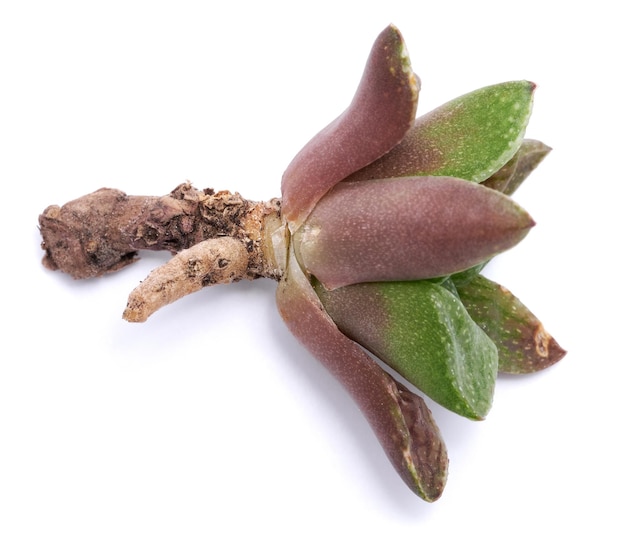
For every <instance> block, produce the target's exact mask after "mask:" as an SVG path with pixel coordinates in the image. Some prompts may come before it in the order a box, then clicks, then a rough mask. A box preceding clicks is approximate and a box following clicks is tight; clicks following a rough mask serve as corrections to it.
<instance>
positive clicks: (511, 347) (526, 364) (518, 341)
mask: <svg viewBox="0 0 626 537" xmlns="http://www.w3.org/2000/svg"><path fill="white" fill-rule="evenodd" d="M452 279H453V280H454V277H453V278H452ZM457 292H458V295H459V297H460V299H461V301H462V302H463V304H464V305H465V307H466V309H467V311H468V312H469V314H470V315H471V317H472V318H473V319H474V320H475V321H476V323H478V325H479V326H480V327H481V328H482V329H483V330H484V331H485V332H486V333H487V334H488V335H489V337H490V338H491V339H492V340H493V342H494V343H495V344H496V346H497V348H498V354H499V363H498V369H499V371H500V372H501V373H515V374H519V373H532V372H534V371H539V370H541V369H545V368H546V367H549V366H551V365H552V364H554V363H556V362H558V361H559V360H560V359H561V358H563V356H565V351H564V350H563V349H562V348H561V347H560V346H559V344H558V343H557V342H556V341H555V340H554V339H553V338H552V336H550V334H548V332H546V331H545V329H544V328H543V325H542V324H541V322H540V321H539V319H537V317H535V315H533V313H532V312H531V311H530V310H529V309H528V308H527V307H526V306H524V304H522V303H521V302H520V301H519V299H518V298H516V297H515V296H514V295H513V294H512V293H511V292H510V291H508V290H507V289H505V288H504V287H502V286H501V285H498V284H497V283H495V282H493V281H491V280H489V279H487V278H485V277H484V276H480V275H479V276H476V277H475V278H473V279H471V280H469V281H466V282H460V284H457Z"/></svg>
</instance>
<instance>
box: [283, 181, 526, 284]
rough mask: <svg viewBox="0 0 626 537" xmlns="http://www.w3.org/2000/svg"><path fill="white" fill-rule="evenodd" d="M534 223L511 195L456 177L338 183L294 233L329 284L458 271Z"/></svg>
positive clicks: (307, 264) (305, 258)
mask: <svg viewBox="0 0 626 537" xmlns="http://www.w3.org/2000/svg"><path fill="white" fill-rule="evenodd" d="M532 225H533V221H532V219H531V218H530V216H529V215H528V213H526V212H525V211H524V210H523V209H522V208H521V207H519V206H518V205H517V204H515V202H513V201H512V200H511V199H510V198H509V197H507V196H505V195H503V194H500V193H499V192H496V191H494V190H491V189H488V188H485V187H483V186H482V185H477V184H474V183H471V182H469V181H464V180H462V179H455V178H450V177H417V178H415V177H414V178H409V177H403V178H398V179H385V180H372V181H359V182H348V183H343V182H342V183H340V184H338V185H337V186H335V188H334V189H333V190H332V191H331V192H329V193H328V194H327V195H326V196H324V198H323V199H322V200H320V202H319V203H318V204H317V206H316V207H315V210H314V211H313V212H312V213H311V215H310V216H309V218H308V219H307V221H306V222H305V224H304V225H303V226H301V228H300V229H299V230H298V231H297V232H296V233H295V234H294V236H293V242H294V245H295V248H296V254H297V256H298V258H299V260H300V262H301V264H302V266H303V267H304V268H305V269H306V270H307V271H309V272H310V273H311V274H313V275H314V276H315V277H316V278H317V279H318V280H320V281H321V282H322V283H323V284H324V285H325V286H326V287H328V288H331V289H332V288H336V287H340V286H342V285H349V284H352V283H361V282H375V281H392V280H394V281H395V280H419V279H426V278H435V277H437V276H441V275H444V274H451V273H453V272H459V271H461V270H464V269H466V268H469V267H471V266H473V265H476V264H478V263H480V262H482V261H484V260H486V259H488V258H490V257H492V256H494V255H495V254H497V253H499V252H502V251H504V250H506V249H508V248H510V247H512V246H514V245H515V244H517V243H518V242H519V241H520V240H521V239H522V238H523V237H524V236H526V234H527V233H528V230H529V229H530V227H531V226H532Z"/></svg>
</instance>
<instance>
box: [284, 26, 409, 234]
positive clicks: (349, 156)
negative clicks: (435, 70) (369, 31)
mask: <svg viewBox="0 0 626 537" xmlns="http://www.w3.org/2000/svg"><path fill="white" fill-rule="evenodd" d="M418 91H419V79H418V78H417V76H415V74H414V73H413V71H412V70H411V65H410V61H409V57H408V54H407V51H406V47H405V44H404V41H403V39H402V36H401V35H400V32H399V31H398V29H397V28H396V27H395V26H388V27H387V28H386V29H385V30H384V31H383V32H382V33H381V34H380V35H379V37H378V39H377V40H376V42H375V43H374V46H373V48H372V51H371V53H370V56H369V59H368V62H367V65H366V66H365V71H364V73H363V77H362V79H361V82H360V84H359V87H358V89H357V91H356V94H355V96H354V98H353V100H352V103H351V104H350V106H349V107H348V108H347V110H346V111H345V112H344V113H343V114H341V115H340V116H339V117H338V118H337V119H335V120H334V121H333V122H332V123H331V124H330V125H328V126H327V127H326V128H324V129H323V130H322V131H320V132H319V133H318V134H317V135H316V136H315V137H314V138H313V139H312V140H311V141H309V142H308V143H307V144H306V145H305V146H304V148H302V150H301V151H300V152H299V153H298V154H297V155H296V156H295V158H294V159H293V160H292V161H291V163H290V164H289V166H288V167H287V169H286V171H285V173H284V175H283V179H282V196H283V205H282V207H283V216H284V217H285V218H286V220H287V221H288V222H289V223H290V227H291V229H292V230H294V229H296V228H297V227H298V226H299V225H300V224H301V223H302V222H303V221H304V219H305V218H306V217H307V215H308V214H309V213H310V211H311V210H312V209H313V207H314V206H315V204H316V203H317V201H318V200H319V199H320V198H321V197H322V196H323V195H324V194H325V193H326V192H327V191H328V190H329V189H330V188H332V187H333V185H335V184H336V183H338V182H339V181H341V180H342V179H345V178H346V177H347V176H348V175H350V174H351V173H353V172H355V171H356V170H358V169H360V168H362V167H363V166H366V165H367V164H370V163H371V162H373V161H374V160H376V159H377V158H379V157H381V156H382V155H384V154H385V153H387V152H388V151H389V150H390V149H391V148H393V147H394V146H396V145H397V144H398V143H399V142H400V141H401V140H402V138H404V135H405V134H406V132H407V131H408V130H409V129H410V128H411V125H412V124H413V120H414V118H415V111H416V109H417V97H418Z"/></svg>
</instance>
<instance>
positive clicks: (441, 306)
mask: <svg viewBox="0 0 626 537" xmlns="http://www.w3.org/2000/svg"><path fill="white" fill-rule="evenodd" d="M315 290H316V292H317V294H318V296H319V297H320V300H321V302H322V304H323V305H324V307H325V309H326V311H327V312H328V313H329V315H330V316H331V317H332V319H333V320H334V322H335V323H336V324H337V326H338V328H339V329H340V330H341V331H342V332H343V333H345V334H346V335H347V336H348V337H350V338H351V339H353V340H354V341H356V342H357V343H359V344H361V345H362V346H363V347H365V348H366V349H368V350H369V351H370V352H372V353H373V354H374V355H375V356H377V357H378V358H380V359H381V360H382V361H383V362H385V363H386V364H387V365H389V366H390V367H391V368H393V369H394V370H395V371H397V372H398V373H399V374H400V375H402V376H403V377H404V378H405V379H406V380H408V381H409V382H411V383H412V384H413V385H414V386H416V387H417V388H418V389H419V390H421V391H422V392H423V393H424V394H426V395H427V396H428V397H430V398H431V399H433V400H434V401H436V402H438V403H439V404H441V405H442V406H444V407H446V408H448V409H450V410H452V411H453V412H456V413H457V414H460V415H462V416H465V417H467V418H470V419H483V418H484V417H485V416H486V415H487V413H488V411H489V409H490V408H491V403H492V399H493V391H494V387H495V381H496V376H497V368H498V352H497V349H496V347H495V345H494V343H493V342H492V341H491V339H490V338H489V337H488V336H487V335H486V334H485V332H483V330H482V329H481V328H480V327H479V326H478V325H477V324H476V323H475V322H474V321H473V320H472V318H471V317H470V316H469V314H468V313H467V310H466V309H465V307H464V306H463V304H462V302H461V301H460V300H459V298H458V297H457V296H455V294H454V293H452V292H450V291H449V290H448V289H446V288H445V287H443V286H441V285H438V284H436V283H432V282H429V281H424V280H421V281H410V282H377V283H363V284H355V285H348V286H345V287H340V288H338V289H334V290H332V291H329V290H327V289H325V288H324V287H323V286H322V285H321V284H320V283H315Z"/></svg>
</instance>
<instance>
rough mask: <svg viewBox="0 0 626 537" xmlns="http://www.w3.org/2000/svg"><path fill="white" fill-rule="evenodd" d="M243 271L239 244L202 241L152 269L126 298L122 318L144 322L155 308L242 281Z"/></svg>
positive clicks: (231, 240) (244, 264)
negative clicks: (218, 284) (213, 287)
mask: <svg viewBox="0 0 626 537" xmlns="http://www.w3.org/2000/svg"><path fill="white" fill-rule="evenodd" d="M247 269H248V252H247V251H246V247H245V246H244V244H243V242H242V241H239V240H237V239H234V238H232V237H220V238H217V239H208V240H206V241H203V242H201V243H199V244H196V245H194V246H192V247H191V248H188V249H187V250H183V251H182V252H180V253H179V254H177V255H175V256H174V257H173V258H172V259H171V260H170V261H169V262H168V263H166V264H165V265H162V266H160V267H158V268H156V269H154V270H153V271H152V272H151V273H150V274H149V275H148V277H147V278H146V279H145V280H144V281H143V282H141V284H139V286H138V287H136V288H135V290H134V291H133V292H132V293H131V294H130V296H129V297H128V305H127V306H126V310H125V311H124V319H126V320H127V321H131V322H144V321H145V320H146V319H147V318H148V317H149V316H150V315H152V314H153V313H154V312H155V311H157V310H158V309H159V308H162V307H163V306H166V305H167V304H171V303H172V302H174V301H175V300H178V299H179V298H182V297H183V296H185V295H189V294H191V293H194V292H195V291H199V290H200V289H202V288H203V287H206V286H208V285H213V284H216V283H231V282H234V281H237V280H241V279H242V278H245V277H246V274H247Z"/></svg>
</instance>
